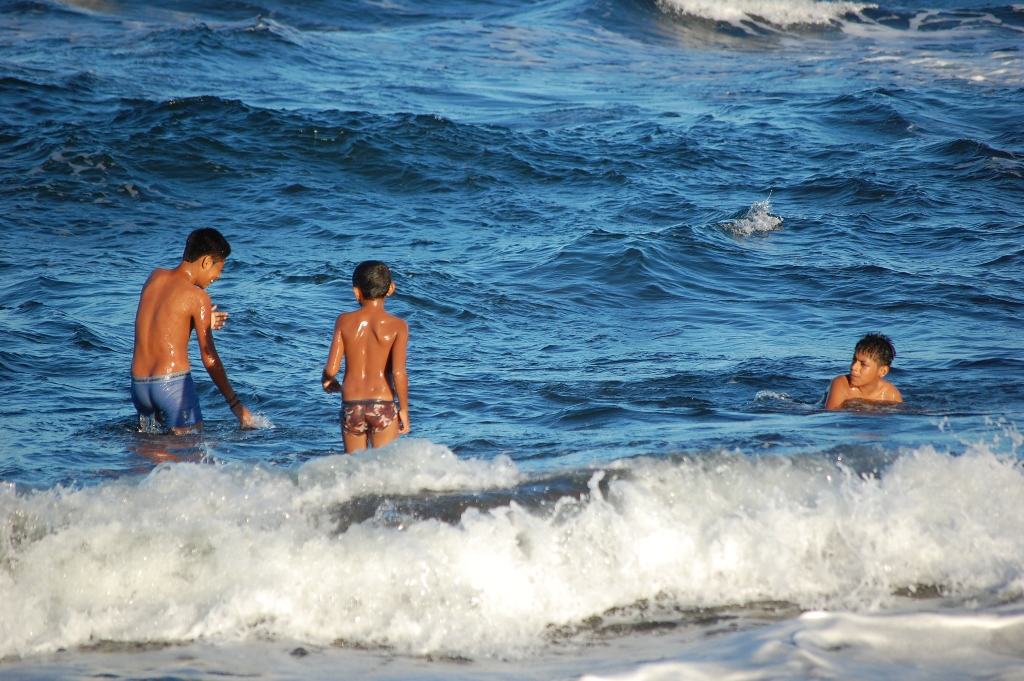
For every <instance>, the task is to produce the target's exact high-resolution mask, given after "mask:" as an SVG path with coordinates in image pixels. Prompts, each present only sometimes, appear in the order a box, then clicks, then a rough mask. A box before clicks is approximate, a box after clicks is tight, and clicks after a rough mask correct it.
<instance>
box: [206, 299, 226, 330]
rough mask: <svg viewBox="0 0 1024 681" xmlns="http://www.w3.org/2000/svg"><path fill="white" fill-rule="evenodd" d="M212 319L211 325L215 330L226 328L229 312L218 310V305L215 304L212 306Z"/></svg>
mask: <svg viewBox="0 0 1024 681" xmlns="http://www.w3.org/2000/svg"><path fill="white" fill-rule="evenodd" d="M210 312H211V313H212V314H211V317H212V319H211V320H210V326H211V327H212V328H213V330H214V331H218V330H220V329H223V328H224V324H225V323H226V322H227V321H228V313H227V312H217V306H216V305H214V306H213V307H211V308H210Z"/></svg>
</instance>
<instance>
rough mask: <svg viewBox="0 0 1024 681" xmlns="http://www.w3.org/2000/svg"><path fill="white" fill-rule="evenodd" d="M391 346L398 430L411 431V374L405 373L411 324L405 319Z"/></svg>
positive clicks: (402, 432) (403, 432)
mask: <svg viewBox="0 0 1024 681" xmlns="http://www.w3.org/2000/svg"><path fill="white" fill-rule="evenodd" d="M399 321H401V322H402V325H401V328H400V330H399V332H398V336H397V337H396V338H395V344H394V345H392V346H391V379H392V380H393V381H394V382H395V392H396V393H397V394H396V395H395V397H397V398H398V432H399V433H401V434H402V435H404V434H406V433H408V432H409V375H408V374H406V373H405V355H406V349H407V347H408V344H409V325H408V324H406V323H405V322H404V321H402V320H399Z"/></svg>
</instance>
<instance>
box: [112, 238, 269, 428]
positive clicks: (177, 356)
mask: <svg viewBox="0 0 1024 681" xmlns="http://www.w3.org/2000/svg"><path fill="white" fill-rule="evenodd" d="M223 270H224V261H220V262H216V261H214V259H213V257H212V256H209V255H204V256H203V257H201V258H199V259H198V260H196V261H195V262H186V261H184V260H183V261H182V262H181V264H180V265H178V266H177V267H175V268H174V269H173V270H165V269H157V270H154V272H153V274H151V275H150V276H149V279H147V280H146V283H145V285H144V286H143V287H142V294H141V295H140V296H139V307H138V310H136V313H135V350H134V352H133V354H132V375H133V376H138V377H148V376H163V375H166V374H171V373H175V372H178V371H185V370H187V369H190V368H191V366H190V364H189V359H188V341H189V338H190V337H191V335H192V330H193V329H194V330H195V332H196V339H197V340H198V341H199V352H200V355H201V357H202V361H203V366H205V367H206V371H207V373H208V374H210V378H211V379H212V380H213V382H214V384H215V385H216V386H217V388H218V389H219V390H220V391H221V393H222V394H223V395H224V396H225V399H228V400H230V398H232V397H234V396H235V391H234V390H233V389H232V388H231V383H230V382H229V381H228V376H227V372H225V370H224V365H223V364H222V363H221V360H220V356H219V355H218V354H217V348H216V346H215V345H214V342H213V332H214V331H215V330H217V329H220V328H222V327H223V326H224V324H225V322H226V321H227V317H228V313H227V312H218V311H217V306H216V305H213V304H212V302H211V300H210V296H209V294H208V293H207V292H206V290H205V289H206V287H207V286H209V285H210V284H212V283H213V282H215V281H217V279H219V278H220V275H221V272H222V271H223ZM231 411H232V413H234V415H235V417H236V418H237V419H238V423H239V426H241V427H242V428H251V427H253V425H252V414H251V413H249V410H248V409H246V408H245V406H244V405H243V404H242V403H241V402H239V403H238V404H236V405H235V407H234V408H233V409H232V410H231ZM201 428H202V423H198V424H196V425H195V426H193V427H192V428H175V429H173V431H174V432H175V433H176V434H181V433H183V432H187V431H189V430H198V429H201Z"/></svg>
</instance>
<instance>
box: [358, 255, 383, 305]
mask: <svg viewBox="0 0 1024 681" xmlns="http://www.w3.org/2000/svg"><path fill="white" fill-rule="evenodd" d="M352 286H354V287H356V288H357V289H359V292H360V293H362V294H363V298H365V299H367V300H373V299H375V298H384V297H386V296H388V295H390V293H391V270H390V269H388V266H387V265H385V264H384V263H382V262H381V261H380V260H367V261H366V262H361V263H359V264H358V265H356V271H355V272H353V273H352Z"/></svg>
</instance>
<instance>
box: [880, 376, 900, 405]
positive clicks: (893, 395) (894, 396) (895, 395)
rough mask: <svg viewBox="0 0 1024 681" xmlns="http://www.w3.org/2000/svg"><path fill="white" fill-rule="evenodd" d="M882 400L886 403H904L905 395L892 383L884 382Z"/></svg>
mask: <svg viewBox="0 0 1024 681" xmlns="http://www.w3.org/2000/svg"><path fill="white" fill-rule="evenodd" d="M882 399H883V400H885V401H886V402H902V401H903V395H901V394H900V391H899V389H897V388H896V386H894V385H893V384H892V383H890V382H889V381H883V386H882Z"/></svg>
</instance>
